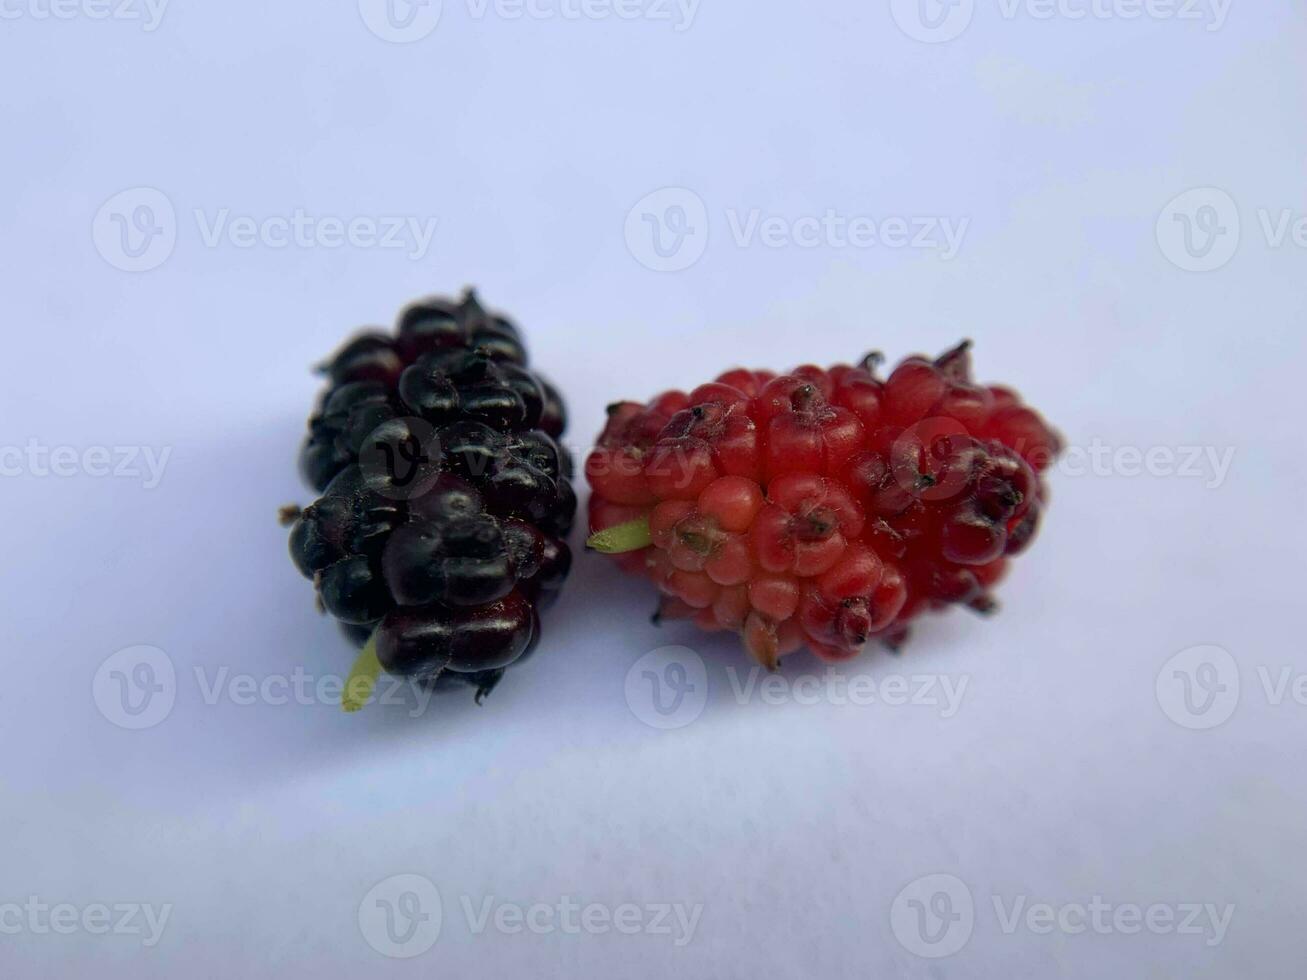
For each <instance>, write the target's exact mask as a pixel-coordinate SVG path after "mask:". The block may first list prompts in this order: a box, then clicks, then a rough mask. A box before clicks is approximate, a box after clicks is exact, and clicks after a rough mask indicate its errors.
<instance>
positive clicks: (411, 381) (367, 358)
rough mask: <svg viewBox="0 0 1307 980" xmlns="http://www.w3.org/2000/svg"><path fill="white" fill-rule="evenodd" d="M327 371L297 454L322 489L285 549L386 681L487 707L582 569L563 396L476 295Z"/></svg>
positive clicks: (409, 314) (357, 341)
mask: <svg viewBox="0 0 1307 980" xmlns="http://www.w3.org/2000/svg"><path fill="white" fill-rule="evenodd" d="M322 373H323V374H325V375H326V376H327V377H328V379H329V385H328V388H327V390H326V391H325V392H324V393H323V395H322V397H321V398H320V400H319V402H318V408H317V410H316V411H315V412H314V414H313V417H312V418H311V419H310V420H309V435H308V438H307V440H306V442H305V444H304V448H303V450H302V452H301V455H300V468H301V471H302V473H303V475H304V477H305V479H306V480H307V482H309V483H310V484H311V485H312V486H313V488H314V489H315V490H317V491H318V492H319V493H320V494H321V497H320V498H319V499H318V500H317V501H315V502H314V503H313V504H311V505H310V506H308V507H306V508H305V509H304V510H302V511H299V512H297V513H295V514H294V515H293V518H294V524H293V528H292V530H291V535H290V551H291V557H292V559H293V561H294V562H295V565H296V567H297V568H298V569H299V570H300V572H301V573H302V574H303V575H304V576H305V577H307V578H309V579H311V580H312V581H313V582H314V584H315V587H316V589H317V593H318V598H319V602H320V604H321V606H322V607H323V608H324V609H325V610H326V611H327V612H328V613H330V614H331V615H332V616H334V617H335V618H336V619H337V620H339V621H340V623H341V625H342V628H343V629H344V630H345V633H346V635H347V636H348V637H349V638H350V639H351V640H352V641H354V642H355V644H356V645H359V646H363V645H364V644H365V643H366V642H367V640H368V639H369V638H375V640H376V651H377V657H378V659H379V660H380V662H381V665H382V667H383V668H385V669H386V670H387V671H389V672H391V673H394V674H398V675H402V676H406V677H412V678H415V679H416V680H418V681H419V682H420V683H423V684H425V685H428V686H433V687H437V688H446V687H472V688H474V689H475V690H476V691H477V692H478V698H479V697H480V696H482V695H484V694H486V693H488V692H489V691H490V690H491V689H493V688H494V686H495V685H496V684H497V683H498V682H499V680H500V679H501V678H502V677H503V675H504V671H505V670H506V669H507V668H508V667H510V666H511V665H513V664H515V663H519V662H521V661H522V660H523V659H524V658H525V657H526V656H527V655H528V654H529V653H530V652H531V651H532V650H533V649H534V647H535V645H536V644H537V643H538V642H539V639H540V611H541V610H542V609H544V608H546V607H547V606H549V605H550V604H551V603H552V601H553V600H554V599H555V598H556V597H557V595H558V592H559V590H560V589H561V588H562V586H563V582H564V580H565V579H566V578H567V574H568V571H569V570H570V568H571V552H570V550H569V549H568V545H567V542H566V537H567V534H568V531H569V530H570V529H571V525H572V522H573V519H574V516H575V511H576V495H575V493H574V491H573V490H572V486H571V476H572V463H571V460H570V458H569V457H568V455H567V453H566V452H565V451H564V450H563V449H562V448H561V447H560V446H559V444H558V443H557V442H556V441H555V440H556V439H557V437H559V436H560V435H561V434H562V432H563V429H564V427H565V425H566V415H565V412H564V408H563V403H562V400H561V398H560V397H559V394H558V392H557V390H556V389H554V388H553V387H552V386H551V385H549V384H548V383H547V382H545V381H544V380H543V379H541V378H539V377H538V376H536V375H535V374H533V373H532V372H531V370H530V369H529V368H528V366H527V355H526V350H525V348H524V346H523V344H522V339H521V336H520V334H519V333H518V330H517V328H516V327H515V326H513V324H512V323H510V322H509V321H508V320H507V319H505V318H504V317H502V316H499V315H497V314H493V313H490V312H488V311H487V310H485V309H484V308H483V307H482V306H481V305H480V303H479V302H478V301H477V299H476V297H475V296H474V295H473V294H471V293H470V292H469V293H468V294H467V295H466V296H465V297H464V298H463V299H462V300H458V301H454V300H447V299H441V298H433V299H426V300H422V301H420V302H418V303H415V304H413V305H411V306H410V307H408V308H407V309H405V310H404V311H403V312H402V313H401V314H400V317H399V323H398V326H397V328H396V330H395V332H394V333H393V334H387V333H384V332H381V331H369V332H366V333H364V334H361V335H359V336H357V337H355V338H354V339H352V340H350V341H349V342H347V343H346V344H345V345H344V346H343V347H342V348H341V349H340V350H339V351H338V352H337V353H336V354H335V355H334V356H333V357H332V358H331V359H330V360H329V361H328V363H327V364H326V365H324V366H323V368H322Z"/></svg>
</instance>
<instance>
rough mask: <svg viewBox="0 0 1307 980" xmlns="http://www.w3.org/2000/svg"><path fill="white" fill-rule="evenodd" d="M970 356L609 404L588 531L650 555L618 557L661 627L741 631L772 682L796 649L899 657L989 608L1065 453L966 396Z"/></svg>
mask: <svg viewBox="0 0 1307 980" xmlns="http://www.w3.org/2000/svg"><path fill="white" fill-rule="evenodd" d="M969 348H970V345H969V343H963V344H961V345H959V346H958V347H956V348H955V349H953V350H951V351H949V352H947V353H945V354H943V355H941V356H940V357H938V358H934V359H931V358H927V357H923V356H913V357H909V358H907V359H905V360H904V361H903V362H902V363H900V364H899V365H898V366H897V367H895V368H894V370H893V371H892V372H890V374H889V375H888V377H882V376H881V373H880V357H879V355H870V356H868V357H867V358H866V359H865V360H864V361H863V363H862V364H860V365H857V366H853V365H847V364H843V365H836V366H834V367H831V368H829V369H824V370H823V369H820V368H817V367H813V366H808V365H805V366H803V367H799V368H796V369H794V370H793V371H791V372H789V373H788V374H784V375H779V376H778V375H774V374H772V373H771V372H768V371H746V370H734V371H730V372H727V373H726V374H724V375H722V376H721V377H719V378H718V379H717V380H716V381H714V382H711V383H709V384H705V385H701V386H700V387H698V388H696V389H694V390H693V391H690V392H688V393H686V392H680V391H672V392H667V393H664V394H662V395H660V396H658V397H657V398H655V399H653V400H652V401H651V402H649V403H648V404H640V403H636V402H621V403H618V404H615V405H612V406H610V408H609V418H608V423H607V425H606V426H605V428H604V430H603V432H602V433H601V435H600V436H599V439H598V442H597V445H596V446H595V448H594V450H593V451H592V452H591V454H590V456H589V458H588V459H587V461H586V468H585V469H586V477H587V479H588V480H589V482H590V485H591V487H592V489H593V491H594V492H593V494H592V496H591V498H590V515H589V516H590V529H591V531H592V532H601V531H614V529H616V533H617V534H618V535H619V536H622V535H627V534H628V533H629V532H631V531H632V529H635V531H636V533H635V534H634V536H633V537H632V538H631V540H632V541H633V542H634V543H636V544H647V546H645V547H642V548H638V549H634V550H629V551H625V553H620V554H616V555H615V560H616V561H617V562H618V563H619V564H620V565H621V566H622V567H623V568H624V569H626V570H627V571H629V572H632V573H635V574H639V575H644V576H647V577H649V578H651V579H652V580H653V581H654V583H655V584H656V585H657V587H658V589H659V591H660V592H661V594H662V597H663V598H662V603H661V606H660V615H661V616H663V617H670V618H690V619H693V620H694V621H695V622H696V623H698V624H699V625H700V626H702V627H703V628H705V629H709V630H731V631H734V632H737V633H739V634H740V635H741V637H742V638H743V641H744V644H745V646H746V647H747V648H748V650H749V651H750V652H751V653H752V654H753V655H754V656H755V657H756V658H757V659H758V660H759V661H760V662H762V663H763V664H764V665H766V666H768V667H775V666H776V664H777V662H778V660H779V658H780V657H781V656H783V655H784V654H786V653H789V652H792V651H794V650H796V649H798V648H799V647H801V646H804V645H806V646H808V647H809V648H811V649H812V650H813V651H814V652H815V653H816V654H818V655H819V656H821V657H822V658H824V659H827V660H831V661H839V660H845V659H848V658H849V657H852V656H855V655H856V654H857V653H858V652H859V651H860V650H861V649H862V648H863V646H864V645H865V644H866V643H867V642H868V641H870V640H879V641H881V642H883V643H884V644H886V645H888V646H890V647H892V648H894V649H897V648H898V647H899V646H900V645H901V644H902V642H903V641H904V640H905V639H906V637H907V633H908V627H909V624H910V623H911V622H912V621H913V620H914V619H915V618H916V617H917V616H919V615H920V614H921V613H923V612H926V611H928V610H939V609H943V608H946V607H948V606H950V605H956V604H963V605H966V606H969V607H970V608H971V609H973V610H975V611H977V612H985V613H987V612H990V611H992V610H993V609H994V608H995V605H996V603H995V600H994V598H993V594H992V590H993V587H994V586H995V585H996V584H997V582H998V581H999V579H1000V578H1002V577H1003V574H1004V572H1005V571H1006V569H1007V564H1008V561H1009V559H1010V558H1011V557H1012V556H1013V555H1016V554H1018V553H1020V552H1021V551H1023V550H1024V549H1025V548H1026V547H1028V546H1029V544H1030V542H1031V540H1032V539H1033V537H1034V535H1035V531H1036V530H1037V528H1038V525H1039V521H1040V518H1041V515H1042V513H1043V509H1044V505H1045V502H1046V500H1047V496H1048V494H1047V490H1046V488H1045V485H1044V482H1043V480H1042V478H1041V475H1040V474H1041V473H1042V472H1043V471H1044V470H1045V469H1046V468H1047V467H1048V466H1049V464H1050V463H1051V462H1052V461H1053V459H1054V458H1055V457H1056V455H1057V453H1058V452H1059V450H1060V448H1061V441H1060V438H1059V436H1058V435H1057V433H1056V432H1055V431H1054V430H1053V429H1051V428H1050V427H1049V426H1048V425H1047V424H1046V423H1045V422H1044V420H1043V419H1042V418H1041V417H1040V416H1039V415H1038V414H1037V413H1036V412H1035V411H1033V410H1032V409H1030V408H1028V407H1027V406H1025V405H1024V404H1023V403H1022V401H1021V399H1020V398H1019V396H1017V395H1016V393H1015V392H1013V391H1012V390H1010V389H1008V388H1004V387H999V386H986V385H980V384H977V383H976V382H975V381H973V379H972V375H971V360H970V349H969ZM646 524H647V535H645V534H644V529H645V526H646ZM596 540H600V539H596ZM604 550H609V551H615V552H620V551H623V547H622V546H615V547H606V548H605V549H604Z"/></svg>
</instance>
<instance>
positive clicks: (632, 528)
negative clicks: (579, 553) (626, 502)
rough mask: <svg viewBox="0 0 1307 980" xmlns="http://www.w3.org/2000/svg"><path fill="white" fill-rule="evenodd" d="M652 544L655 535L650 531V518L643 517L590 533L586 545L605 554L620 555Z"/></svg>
mask: <svg viewBox="0 0 1307 980" xmlns="http://www.w3.org/2000/svg"><path fill="white" fill-rule="evenodd" d="M651 544H653V537H652V535H651V534H650V532H649V518H647V517H642V518H640V519H639V520H638V521H630V522H629V523H627V524H618V525H617V526H616V527H610V528H606V529H605V530H603V531H596V532H595V533H594V534H592V535H590V539H589V540H588V541H586V543H585V546H586V547H587V548H589V549H591V550H592V551H598V552H601V553H602V554H605V555H620V554H624V553H625V552H628V551H639V550H640V549H641V548H647V547H649V545H651Z"/></svg>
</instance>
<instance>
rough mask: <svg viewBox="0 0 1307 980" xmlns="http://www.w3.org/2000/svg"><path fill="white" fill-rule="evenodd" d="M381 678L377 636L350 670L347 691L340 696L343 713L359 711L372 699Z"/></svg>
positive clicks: (368, 643) (371, 640)
mask: <svg viewBox="0 0 1307 980" xmlns="http://www.w3.org/2000/svg"><path fill="white" fill-rule="evenodd" d="M380 676H381V661H380V660H378V659H377V634H376V633H373V634H372V635H371V636H370V637H368V642H367V643H365V644H364V645H363V652H362V653H360V654H359V658H358V659H357V660H355V661H354V666H353V667H352V668H351V669H350V672H349V680H347V681H345V690H344V691H343V692H342V693H341V696H340V707H341V710H342V711H345V712H348V713H351V714H352V713H353V712H355V711H359V710H360V709H362V708H363V706H364V705H366V704H367V703H368V701H370V700H371V699H372V691H373V689H374V688H375V687H376V686H377V678H378V677H380Z"/></svg>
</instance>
